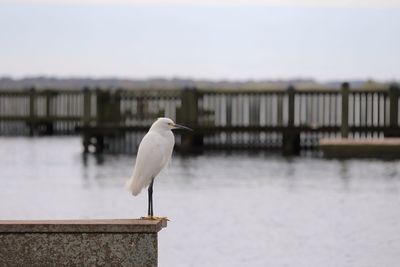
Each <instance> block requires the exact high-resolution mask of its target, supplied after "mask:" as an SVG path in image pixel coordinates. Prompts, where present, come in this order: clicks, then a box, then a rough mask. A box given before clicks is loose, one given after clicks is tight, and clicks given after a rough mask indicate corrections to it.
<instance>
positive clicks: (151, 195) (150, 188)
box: [147, 178, 154, 217]
mask: <svg viewBox="0 0 400 267" xmlns="http://www.w3.org/2000/svg"><path fill="white" fill-rule="evenodd" d="M153 183H154V178H153V179H152V180H151V183H150V185H149V189H148V194H149V207H148V211H147V215H148V216H149V217H153Z"/></svg>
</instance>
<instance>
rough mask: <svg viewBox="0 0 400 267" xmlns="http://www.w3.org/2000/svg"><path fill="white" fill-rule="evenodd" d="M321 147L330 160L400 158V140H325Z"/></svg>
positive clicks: (321, 142)
mask: <svg viewBox="0 0 400 267" xmlns="http://www.w3.org/2000/svg"><path fill="white" fill-rule="evenodd" d="M319 147H320V149H321V150H322V152H323V153H324V156H325V157H328V158H400V138H384V139H348V138H343V139H342V138H333V139H331V138H324V139H321V140H320V141H319Z"/></svg>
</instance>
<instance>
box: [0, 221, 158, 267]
mask: <svg viewBox="0 0 400 267" xmlns="http://www.w3.org/2000/svg"><path fill="white" fill-rule="evenodd" d="M163 227H166V221H164V220H163V221H160V220H131V219H123V220H70V221H65V220H63V221H57V220H51V221H0V266H157V255H158V253H157V233H158V231H160V230H161V229H162V228H163Z"/></svg>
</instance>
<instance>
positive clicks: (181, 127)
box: [173, 123, 193, 132]
mask: <svg viewBox="0 0 400 267" xmlns="http://www.w3.org/2000/svg"><path fill="white" fill-rule="evenodd" d="M173 126H174V129H183V130H188V131H192V132H193V129H190V128H189V127H186V126H183V125H179V124H176V123H175V124H174V125H173Z"/></svg>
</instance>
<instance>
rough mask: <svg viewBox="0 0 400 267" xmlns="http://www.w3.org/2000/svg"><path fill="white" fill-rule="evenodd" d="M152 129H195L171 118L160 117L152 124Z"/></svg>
mask: <svg viewBox="0 0 400 267" xmlns="http://www.w3.org/2000/svg"><path fill="white" fill-rule="evenodd" d="M151 128H152V129H162V130H173V129H185V130H189V131H193V130H192V129H190V128H188V127H186V126H183V125H179V124H176V123H175V122H174V121H173V120H171V119H170V118H158V119H157V120H156V121H155V122H154V123H153V125H152V126H151Z"/></svg>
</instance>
